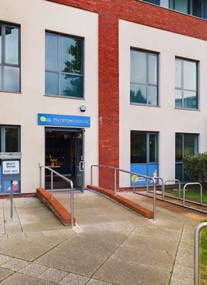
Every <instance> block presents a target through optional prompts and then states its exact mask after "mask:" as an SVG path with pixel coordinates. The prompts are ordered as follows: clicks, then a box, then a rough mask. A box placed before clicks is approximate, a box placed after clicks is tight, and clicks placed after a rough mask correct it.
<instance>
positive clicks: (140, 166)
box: [130, 163, 159, 186]
mask: <svg viewBox="0 0 207 285" xmlns="http://www.w3.org/2000/svg"><path fill="white" fill-rule="evenodd" d="M130 171H131V172H134V173H137V174H140V175H144V176H148V177H151V178H156V177H158V176H159V175H158V164H157V163H156V164H147V163H133V164H131V169H130ZM147 183H148V184H149V185H152V184H153V180H152V179H149V180H148V181H147V179H146V178H145V177H142V176H139V175H135V174H132V175H131V176H130V185H131V186H142V185H147ZM158 183H159V181H158V179H157V180H156V184H158Z"/></svg>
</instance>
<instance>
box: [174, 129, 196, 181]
mask: <svg viewBox="0 0 207 285" xmlns="http://www.w3.org/2000/svg"><path fill="white" fill-rule="evenodd" d="M196 153H198V135H197V134H180V133H177V134H176V135H175V161H176V163H175V178H176V179H179V180H180V181H182V182H187V181H189V180H190V179H189V177H188V176H187V175H186V174H185V171H184V167H183V158H184V156H185V155H195V154H196Z"/></svg>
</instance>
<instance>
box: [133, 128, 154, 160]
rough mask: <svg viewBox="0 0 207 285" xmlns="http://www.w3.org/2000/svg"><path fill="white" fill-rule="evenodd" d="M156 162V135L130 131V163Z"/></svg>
mask: <svg viewBox="0 0 207 285" xmlns="http://www.w3.org/2000/svg"><path fill="white" fill-rule="evenodd" d="M155 162H158V134H157V133H147V132H139V131H131V163H155Z"/></svg>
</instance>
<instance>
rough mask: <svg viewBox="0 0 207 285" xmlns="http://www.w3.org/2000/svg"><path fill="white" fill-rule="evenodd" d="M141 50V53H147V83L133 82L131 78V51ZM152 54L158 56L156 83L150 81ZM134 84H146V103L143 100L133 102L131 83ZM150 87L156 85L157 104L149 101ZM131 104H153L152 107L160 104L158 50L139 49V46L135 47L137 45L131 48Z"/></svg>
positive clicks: (157, 57)
mask: <svg viewBox="0 0 207 285" xmlns="http://www.w3.org/2000/svg"><path fill="white" fill-rule="evenodd" d="M132 51H133V52H141V53H145V55H146V65H145V67H146V83H145V84H144V83H142V82H140V83H137V82H133V81H132V80H131V76H132V74H131V52H132ZM150 55H153V56H156V84H152V83H150V82H149V74H150V68H152V67H150V66H149V56H150ZM132 84H137V85H141V86H145V87H146V101H147V102H146V103H142V102H133V101H132V99H131V90H132V88H131V85H132ZM149 87H156V92H157V95H156V98H155V100H156V104H150V103H149V97H150V94H149V91H148V88H149ZM130 104H132V105H141V106H152V107H158V106H159V53H158V52H154V51H151V50H144V49H139V48H135V47H131V48H130Z"/></svg>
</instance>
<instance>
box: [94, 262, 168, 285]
mask: <svg viewBox="0 0 207 285" xmlns="http://www.w3.org/2000/svg"><path fill="white" fill-rule="evenodd" d="M93 278H97V279H100V280H104V281H107V282H111V283H115V284H120V285H138V284H142V285H149V284H153V285H167V284H169V280H170V272H168V271H164V270H158V269H155V268H152V267H147V266H146V267H145V266H141V265H138V264H132V263H128V262H124V261H121V260H115V259H110V260H107V261H106V263H105V264H104V265H103V266H102V267H101V268H100V269H99V270H98V271H97V272H96V273H95V274H94V276H93Z"/></svg>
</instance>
